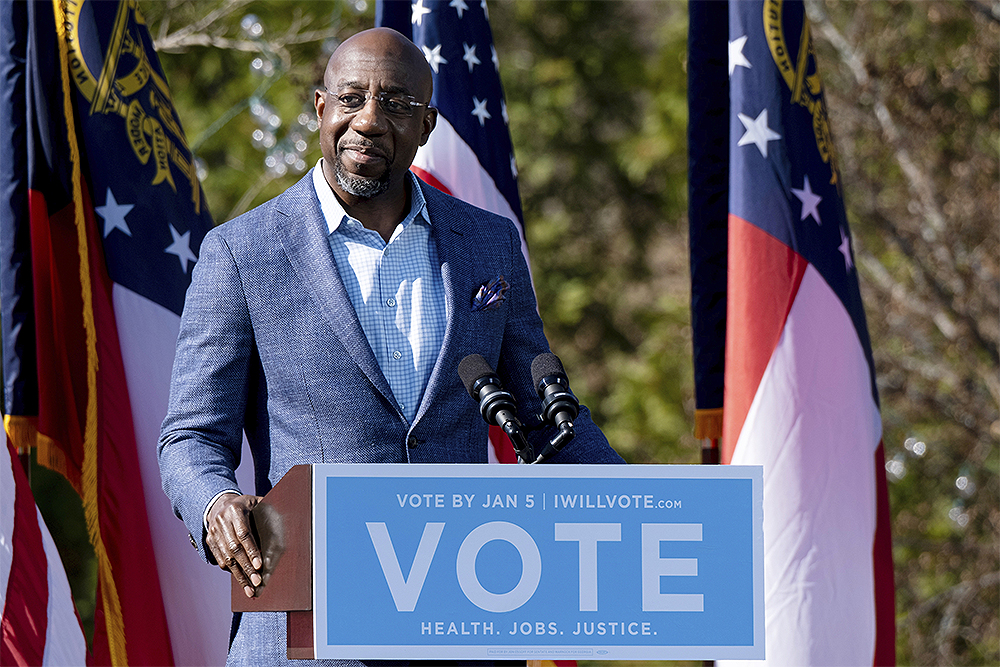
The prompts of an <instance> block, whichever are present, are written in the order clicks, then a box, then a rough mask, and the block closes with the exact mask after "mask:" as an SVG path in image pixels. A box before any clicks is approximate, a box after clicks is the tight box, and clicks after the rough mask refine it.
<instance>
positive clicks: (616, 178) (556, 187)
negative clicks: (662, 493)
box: [491, 1, 698, 463]
mask: <svg viewBox="0 0 1000 667" xmlns="http://www.w3.org/2000/svg"><path fill="white" fill-rule="evenodd" d="M685 12H686V8H685V5H683V4H681V3H614V2H612V3H600V2H534V1H524V2H514V3H499V4H495V5H493V6H492V8H491V19H492V22H493V25H494V38H495V40H496V42H497V50H498V52H499V53H501V54H502V58H501V61H500V65H501V75H502V77H503V81H504V87H505V94H506V98H507V108H508V114H509V115H510V119H511V121H510V126H511V134H512V138H513V141H514V145H515V151H516V155H517V160H518V165H519V169H520V172H519V185H520V189H521V200H522V204H523V207H524V214H525V227H526V234H527V237H528V247H529V250H530V253H529V254H530V256H531V261H532V265H533V267H534V281H535V288H536V291H537V293H538V300H539V308H540V310H541V313H542V318H543V319H544V321H545V324H546V332H547V334H548V335H549V338H550V341H551V342H552V345H553V349H554V351H555V352H556V353H557V354H559V355H560V356H561V357H562V359H563V361H564V363H565V364H566V366H567V368H570V369H572V371H571V375H572V382H573V388H574V391H576V392H577V393H578V394H579V395H580V397H581V398H582V399H583V400H584V402H585V403H587V405H588V406H589V407H590V408H591V410H592V411H593V413H594V417H595V419H596V420H597V422H598V423H599V424H601V425H602V427H603V428H604V429H605V431H606V433H607V434H608V436H609V438H610V439H611V441H612V442H613V443H614V444H615V446H616V448H617V449H618V450H619V451H620V452H622V454H623V456H625V457H626V458H627V459H628V460H630V461H633V462H657V463H679V462H691V461H693V460H694V459H695V458H697V452H698V448H697V446H696V444H695V442H694V440H693V438H691V436H690V432H691V427H690V423H691V422H690V413H691V411H692V409H693V405H692V404H691V401H690V400H685V397H689V396H691V394H692V388H691V387H692V379H691V378H692V371H691V364H690V361H689V359H690V357H689V355H690V342H689V339H690V333H689V331H688V324H689V322H690V315H689V312H688V305H687V304H688V299H689V297H688V289H689V287H688V284H687V281H688V278H687V255H686V248H687V242H686V236H685V233H684V221H685V214H686V207H687V186H686V180H685V178H684V175H685V173H686V169H687V151H686V127H687V100H686V91H685V88H686V73H685V71H684V67H683V62H684V58H685V52H686V35H687V33H686V30H687V26H686V17H685ZM651 26H655V28H651ZM585 45H586V46H585ZM592 45H599V48H592Z"/></svg>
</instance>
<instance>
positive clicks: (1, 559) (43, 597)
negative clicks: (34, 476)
mask: <svg viewBox="0 0 1000 667" xmlns="http://www.w3.org/2000/svg"><path fill="white" fill-rule="evenodd" d="M0 613H2V615H3V621H2V627H3V640H2V641H0V665H82V664H84V663H85V662H86V661H87V639H86V638H85V637H84V635H83V627H82V626H81V625H80V619H79V618H78V617H77V615H76V608H75V607H74V606H73V594H72V592H71V591H70V588H69V581H68V580H67V579H66V571H65V570H64V569H63V565H62V561H61V560H60V559H59V551H58V550H57V549H56V545H55V542H53V541H52V535H50V534H49V529H48V528H47V527H46V526H45V521H44V520H43V519H42V515H41V513H40V512H39V511H38V508H37V507H36V506H35V498H34V496H33V495H32V493H31V487H30V486H29V484H28V478H27V477H26V476H25V474H24V471H23V470H22V469H21V462H20V461H19V460H18V457H17V455H16V453H15V452H14V447H13V445H11V443H10V440H7V457H6V458H4V459H3V461H0Z"/></svg>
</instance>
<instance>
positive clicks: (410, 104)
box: [325, 88, 434, 119]
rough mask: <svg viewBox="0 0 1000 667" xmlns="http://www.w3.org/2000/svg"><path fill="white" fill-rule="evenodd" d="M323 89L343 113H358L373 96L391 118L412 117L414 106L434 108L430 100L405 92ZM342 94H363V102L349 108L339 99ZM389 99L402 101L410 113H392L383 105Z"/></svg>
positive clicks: (379, 106)
mask: <svg viewBox="0 0 1000 667" xmlns="http://www.w3.org/2000/svg"><path fill="white" fill-rule="evenodd" d="M325 90H326V92H327V93H329V94H330V95H331V96H333V99H334V100H336V101H337V108H338V109H339V110H340V111H341V112H343V113H344V114H345V115H353V114H356V113H358V112H359V111H361V110H362V109H364V108H365V107H366V106H367V105H368V101H369V100H371V99H372V98H373V97H374V98H375V101H376V102H377V103H378V108H379V109H381V110H382V112H383V113H384V114H386V115H387V116H390V117H392V118H399V119H405V118H413V116H414V114H415V113H416V112H415V111H414V109H415V108H416V109H421V108H422V109H433V108H434V107H432V106H431V105H430V102H418V101H417V98H416V97H414V96H413V95H406V94H405V93H393V92H389V91H387V90H383V91H381V92H379V93H373V92H372V91H370V90H355V89H350V90H348V91H345V92H337V91H334V90H330V89H329V88H326V89H325ZM344 95H361V96H364V98H365V99H364V102H362V103H361V105H360V106H358V107H357V108H356V109H350V108H348V107H347V106H345V105H344V103H343V101H341V99H340V98H341V97H342V96H344ZM389 99H396V100H399V101H402V102H403V103H404V104H406V105H407V109H409V110H410V114H409V115H401V114H398V113H394V112H392V111H390V110H389V109H386V107H385V104H386V100H389Z"/></svg>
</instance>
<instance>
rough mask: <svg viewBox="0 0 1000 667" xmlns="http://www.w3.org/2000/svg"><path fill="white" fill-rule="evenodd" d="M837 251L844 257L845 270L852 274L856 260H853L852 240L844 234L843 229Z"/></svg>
mask: <svg viewBox="0 0 1000 667" xmlns="http://www.w3.org/2000/svg"><path fill="white" fill-rule="evenodd" d="M837 250H839V251H840V254H841V255H843V256H844V264H845V270H846V271H847V272H848V273H850V272H851V268H852V267H853V266H854V260H852V259H851V239H850V238H848V236H847V234H845V233H844V229H843V227H841V229H840V245H839V246H837Z"/></svg>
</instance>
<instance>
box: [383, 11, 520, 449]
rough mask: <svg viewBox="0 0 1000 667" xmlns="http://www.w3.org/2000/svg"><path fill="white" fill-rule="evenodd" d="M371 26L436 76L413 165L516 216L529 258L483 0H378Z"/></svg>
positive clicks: (465, 196)
mask: <svg viewBox="0 0 1000 667" xmlns="http://www.w3.org/2000/svg"><path fill="white" fill-rule="evenodd" d="M375 25H376V26H381V27H387V28H392V29H394V30H397V31H399V32H401V33H402V34H404V35H406V36H407V37H408V38H410V39H411V40H413V42H414V43H415V44H416V45H417V46H418V47H420V49H421V50H422V51H423V52H424V57H425V58H426V59H427V63H428V64H429V65H430V67H431V72H432V75H433V77H434V95H433V96H432V97H431V105H432V106H434V107H437V109H438V112H439V115H438V121H437V127H435V128H434V131H433V132H432V133H431V136H430V139H429V140H428V142H427V144H426V145H424V146H423V147H421V148H420V150H418V151H417V156H416V158H415V159H414V161H413V166H412V168H411V169H412V171H413V172H414V173H415V174H417V176H419V177H420V178H421V179H423V180H424V181H425V182H427V183H429V184H430V185H433V186H435V187H436V188H438V189H439V190H442V191H444V192H447V193H448V194H450V195H453V196H455V197H458V198H459V199H461V200H463V201H466V202H469V203H470V204H474V205H476V206H479V207H480V208H484V209H486V210H487V211H492V212H494V213H497V214H499V215H502V216H504V217H506V218H509V219H511V220H513V221H514V222H515V223H517V226H518V229H519V230H521V249H522V251H523V252H524V254H525V259H527V256H528V251H527V245H526V244H525V242H524V216H523V214H522V212H521V198H520V195H519V194H518V191H517V166H516V162H515V160H514V148H513V145H512V144H511V140H510V131H509V129H508V118H507V103H506V101H505V100H504V95H503V89H502V88H501V85H500V60H499V57H498V56H497V52H496V49H495V48H494V46H493V34H492V32H491V31H490V23H489V12H488V9H487V6H486V2H485V0H482V1H472V0H469V1H466V0H415V1H414V2H406V1H402V2H400V1H398V0H396V1H393V0H389V1H382V2H379V3H378V4H377V6H376V9H375ZM490 442H491V443H492V447H491V450H490V457H491V460H498V461H501V462H504V463H513V462H514V461H516V456H515V454H514V451H513V448H512V447H511V445H510V443H509V442H507V441H506V436H504V435H503V432H502V431H500V429H498V428H496V427H491V428H490Z"/></svg>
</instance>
